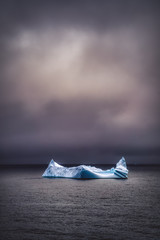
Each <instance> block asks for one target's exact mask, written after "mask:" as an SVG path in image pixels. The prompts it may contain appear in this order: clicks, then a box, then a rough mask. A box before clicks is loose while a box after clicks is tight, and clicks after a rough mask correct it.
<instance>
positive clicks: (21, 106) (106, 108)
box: [0, 1, 159, 162]
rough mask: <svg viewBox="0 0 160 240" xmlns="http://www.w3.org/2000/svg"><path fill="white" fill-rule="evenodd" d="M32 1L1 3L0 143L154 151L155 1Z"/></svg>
mask: <svg viewBox="0 0 160 240" xmlns="http://www.w3.org/2000/svg"><path fill="white" fill-rule="evenodd" d="M38 2H39V4H37V3H36V1H35V3H34V4H33V5H32V7H31V5H30V1H27V2H26V1H21V2H19V1H15V4H14V5H13V3H12V1H5V2H4V3H2V7H3V8H2V9H3V10H2V15H1V25H2V31H1V36H2V38H1V52H2V55H1V65H0V66H1V73H2V79H1V89H2V95H1V99H2V100H1V104H0V107H1V139H0V143H1V147H2V151H3V150H4V149H11V150H13V149H16V151H17V152H18V149H20V148H21V149H23V150H24V151H27V149H34V148H35V149H38V148H41V149H43V148H44V149H48V148H57V149H66V148H70V149H72V148H73V149H75V148H83V147H88V148H89V149H90V150H89V151H93V150H95V149H100V148H104V149H105V148H106V149H112V152H114V151H115V152H116V151H117V149H121V150H122V151H123V149H125V151H126V150H127V149H128V150H129V149H134V151H136V150H137V151H138V150H139V149H142V152H145V149H146V152H147V151H148V149H151V152H153V150H152V149H155V150H156V149H158V148H159V134H158V131H159V112H158V103H159V90H158V87H159V82H158V81H159V68H158V57H159V53H158V51H159V50H158V41H157V38H158V36H159V33H158V27H157V26H158V20H159V17H158V10H159V8H158V2H157V1H153V2H152V4H151V3H150V2H149V1H145V3H146V4H145V3H144V2H143V1H142V2H141V3H140V4H139V3H138V2H136V1H135V3H132V1H122V3H121V4H120V3H117V1H112V2H111V1H104V2H103V1H101V4H99V3H98V1H85V2H83V1H81V2H79V1H77V3H76V4H75V2H73V1H68V3H67V4H66V2H65V1H60V3H56V2H54V1H38ZM4 10H5V14H4ZM25 149H26V150H25ZM149 161H150V162H151V160H149Z"/></svg>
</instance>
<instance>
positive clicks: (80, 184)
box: [0, 165, 160, 240]
mask: <svg viewBox="0 0 160 240" xmlns="http://www.w3.org/2000/svg"><path fill="white" fill-rule="evenodd" d="M46 167H47V165H35V166H34V165H26V166H25V165H22V166H1V167H0V239H2V240H43V239H44V240H54V239H55V240H80V239H83V240H98V239H99V240H103V239H104V240H125V239H127V240H128V239H129V240H132V239H133V240H149V239H150V240H160V166H144V165H143V166H128V169H129V175H128V179H126V180H121V179H119V180H116V179H94V180H75V179H61V178H59V179H56V178H55V179H47V178H42V174H43V172H44V170H45V169H46ZM98 167H100V166H98ZM102 168H103V169H108V168H110V166H102Z"/></svg>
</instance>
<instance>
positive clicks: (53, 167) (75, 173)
mask: <svg viewBox="0 0 160 240" xmlns="http://www.w3.org/2000/svg"><path fill="white" fill-rule="evenodd" d="M42 177H47V178H78V179H88V178H116V179H117V178H127V177H128V169H127V165H126V161H125V159H124V157H122V158H121V159H120V160H119V162H118V163H117V164H116V168H111V169H109V170H102V169H100V168H96V167H92V166H86V165H80V166H78V167H63V166H61V165H59V164H58V163H56V162H55V161H53V160H51V162H50V163H49V165H48V167H47V169H46V170H45V172H44V173H43V175H42Z"/></svg>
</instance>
